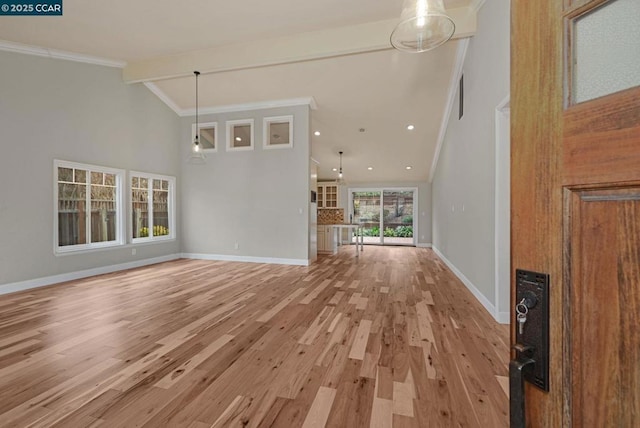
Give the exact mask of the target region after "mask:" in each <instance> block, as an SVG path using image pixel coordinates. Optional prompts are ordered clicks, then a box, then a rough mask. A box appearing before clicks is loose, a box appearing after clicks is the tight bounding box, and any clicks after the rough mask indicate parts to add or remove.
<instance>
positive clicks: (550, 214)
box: [511, 0, 640, 427]
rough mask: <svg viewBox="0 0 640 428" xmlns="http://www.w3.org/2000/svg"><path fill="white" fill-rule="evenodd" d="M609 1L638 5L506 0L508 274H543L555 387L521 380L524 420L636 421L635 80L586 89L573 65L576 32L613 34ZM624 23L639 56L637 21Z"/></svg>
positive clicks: (639, 205)
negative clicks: (632, 25)
mask: <svg viewBox="0 0 640 428" xmlns="http://www.w3.org/2000/svg"><path fill="white" fill-rule="evenodd" d="M616 2H620V3H618V4H617V5H615V7H627V6H631V8H632V9H633V8H634V7H636V6H635V5H634V3H633V2H629V1H627V0H512V2H511V6H512V11H511V13H512V15H511V16H512V24H511V27H512V35H511V42H512V48H511V79H512V80H511V121H512V122H511V139H512V143H511V154H512V155H511V156H512V160H511V173H512V180H511V204H512V205H511V207H512V208H511V209H512V213H511V218H512V233H511V236H512V243H511V253H512V278H513V277H515V269H517V268H521V269H527V270H533V271H537V272H544V273H549V274H550V286H549V290H550V324H549V325H550V367H549V370H550V391H549V392H543V391H541V390H539V389H537V388H536V387H534V386H532V385H526V388H525V403H526V418H527V426H532V427H561V426H566V427H569V426H574V427H637V426H640V87H639V86H638V83H637V80H636V81H635V84H634V82H633V80H632V81H631V84H630V85H627V87H626V88H624V87H623V88H622V89H616V88H615V82H613V83H614V85H613V86H612V87H613V90H611V91H609V92H610V93H608V92H607V91H606V88H605V91H604V93H603V94H598V92H597V91H596V92H593V91H592V92H590V91H589V90H587V91H586V95H585V94H584V93H578V92H579V91H583V88H582V87H581V86H580V85H582V82H577V79H582V78H583V77H584V76H581V75H580V73H579V72H578V71H579V70H577V69H576V67H580V66H581V65H580V64H581V58H579V57H578V58H576V55H580V52H577V49H576V43H577V42H576V39H577V38H578V37H582V34H579V33H578V32H580V31H581V32H584V31H587V32H591V35H593V34H596V36H597V35H598V31H600V32H601V33H602V35H603V36H604V35H607V34H610V33H611V32H614V33H617V32H618V30H619V28H617V27H616V23H615V22H610V21H607V20H606V19H604V20H603V22H604V24H603V25H602V27H600V28H598V25H600V24H602V23H600V24H597V23H598V22H599V21H598V19H599V17H597V16H596V15H595V14H598V13H600V12H603V11H604V9H605V8H608V7H611V6H612V5H613V4H614V3H616ZM636 5H637V3H636ZM587 16H590V17H594V19H592V20H586V19H585V20H583V18H585V17H587ZM639 17H640V15H635V18H634V19H635V22H636V26H637V25H640V18H639ZM592 21H593V22H595V23H596V24H593V28H589V27H588V25H592V24H591V22H592ZM578 22H580V24H578ZM636 28H637V27H636ZM634 33H635V35H634ZM620 34H621V35H620V36H619V37H627V36H628V37H629V40H624V41H623V43H622V44H621V45H620V46H622V47H623V48H625V46H626V48H625V49H627V51H626V53H627V54H628V55H630V56H635V58H636V59H637V60H638V61H640V50H639V46H640V43H639V42H638V36H637V32H631V34H629V33H626V34H625V32H624V31H623V32H622V33H620ZM612 49H613V47H612ZM588 53H589V52H588ZM629 58H633V57H628V58H626V59H629ZM626 59H625V61H626ZM625 61H621V62H618V61H615V58H614V61H613V62H612V63H611V64H605V66H606V67H609V68H608V70H610V72H611V76H610V77H611V80H614V79H617V78H618V76H619V74H620V73H619V71H620V70H616V69H615V67H619V66H620V64H628V62H625ZM627 71H628V70H627ZM622 74H624V73H622ZM636 75H637V72H636ZM586 78H587V79H588V78H589V76H586ZM592 79H594V82H591V83H589V82H588V81H587V83H586V85H587V86H589V85H595V86H597V85H598V84H599V83H603V84H604V85H602V86H605V87H607V86H611V83H612V82H611V81H609V80H608V79H606V78H605V79H603V78H602V77H595V78H593V77H592ZM632 79H633V77H632ZM578 83H580V84H578ZM594 93H595V96H594V95H593V94H594ZM513 296H514V283H513V282H512V304H513V305H512V306H513V307H515V302H513V300H514V298H513ZM514 321H515V318H514V310H513V308H512V326H515V322H514ZM514 338H515V335H514V334H513V333H512V342H513V340H514Z"/></svg>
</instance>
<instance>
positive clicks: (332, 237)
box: [318, 226, 338, 254]
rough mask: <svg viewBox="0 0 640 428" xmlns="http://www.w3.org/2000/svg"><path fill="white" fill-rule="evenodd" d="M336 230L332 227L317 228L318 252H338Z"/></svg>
mask: <svg viewBox="0 0 640 428" xmlns="http://www.w3.org/2000/svg"><path fill="white" fill-rule="evenodd" d="M336 230H337V229H336V228H335V227H332V226H318V252H319V253H325V254H335V253H337V252H338V240H337V236H336V235H337V233H336Z"/></svg>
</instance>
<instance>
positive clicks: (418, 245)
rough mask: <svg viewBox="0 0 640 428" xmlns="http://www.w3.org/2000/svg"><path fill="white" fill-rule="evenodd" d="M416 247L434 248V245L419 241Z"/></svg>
mask: <svg viewBox="0 0 640 428" xmlns="http://www.w3.org/2000/svg"><path fill="white" fill-rule="evenodd" d="M416 247H418V248H432V247H433V245H431V244H430V243H429V244H422V243H417V244H416Z"/></svg>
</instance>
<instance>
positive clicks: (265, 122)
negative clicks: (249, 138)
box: [262, 115, 293, 150]
mask: <svg viewBox="0 0 640 428" xmlns="http://www.w3.org/2000/svg"><path fill="white" fill-rule="evenodd" d="M272 123H288V124H289V142H288V143H287V144H271V143H270V137H271V132H270V131H271V130H270V125H271V124H272ZM262 147H263V148H264V149H267V150H271V149H291V148H293V115H286V116H271V117H265V118H263V119H262Z"/></svg>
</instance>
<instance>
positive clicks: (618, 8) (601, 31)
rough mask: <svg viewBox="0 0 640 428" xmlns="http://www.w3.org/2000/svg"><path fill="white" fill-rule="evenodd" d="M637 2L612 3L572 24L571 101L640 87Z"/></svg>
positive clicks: (639, 3)
mask: <svg viewBox="0 0 640 428" xmlns="http://www.w3.org/2000/svg"><path fill="white" fill-rule="evenodd" d="M639 17H640V1H638V0H612V1H609V2H607V3H605V4H603V5H602V6H600V7H599V8H597V9H595V10H593V11H591V12H589V13H587V14H585V15H583V16H580V17H578V18H577V19H575V21H574V22H573V28H572V36H573V49H572V52H573V54H572V56H573V64H572V66H573V70H572V75H573V76H572V81H573V88H572V89H573V90H572V95H573V96H572V101H573V103H581V102H584V101H589V100H592V99H595V98H599V97H602V96H604V95H608V94H612V93H614V92H618V91H622V90H625V89H629V88H632V87H635V86H638V85H640V25H639V22H638V18H639Z"/></svg>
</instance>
